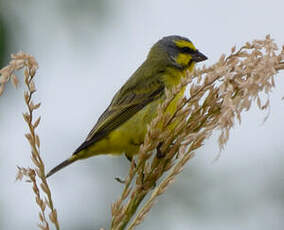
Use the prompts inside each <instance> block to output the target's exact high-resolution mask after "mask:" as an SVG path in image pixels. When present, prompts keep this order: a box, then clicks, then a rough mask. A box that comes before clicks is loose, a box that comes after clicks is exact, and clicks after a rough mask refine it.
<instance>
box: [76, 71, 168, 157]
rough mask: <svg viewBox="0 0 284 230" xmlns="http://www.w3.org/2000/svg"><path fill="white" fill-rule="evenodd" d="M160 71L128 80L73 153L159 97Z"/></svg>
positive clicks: (161, 88)
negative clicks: (145, 76)
mask: <svg viewBox="0 0 284 230" xmlns="http://www.w3.org/2000/svg"><path fill="white" fill-rule="evenodd" d="M160 77H161V73H158V74H155V76H152V78H151V77H150V78H146V79H141V80H140V79H135V78H132V79H131V78H130V79H129V81H128V82H127V83H126V84H125V85H124V86H123V87H122V88H121V89H120V90H119V91H118V92H117V94H116V95H115V96H114V98H113V100H112V102H111V104H110V105H109V106H108V108H107V109H106V110H105V111H104V113H103V114H102V115H101V116H100V118H99V119H98V121H97V123H96V125H95V126H94V128H93V129H92V130H91V132H90V133H89V135H88V136H87V138H86V140H85V142H83V143H82V144H81V145H80V146H79V148H77V149H76V151H75V152H74V154H76V153H79V152H80V151H81V150H83V149H85V148H87V147H88V146H90V145H92V144H94V143H95V142H97V141H99V140H101V139H103V138H104V137H106V136H107V135H108V134H109V133H110V132H111V131H112V130H114V129H116V128H117V127H119V126H120V125H122V124H123V123H124V122H126V121H127V120H128V119H129V118H131V117H132V116H133V115H134V114H136V113H137V112H138V111H140V110H141V109H143V108H144V107H145V106H146V105H147V104H149V103H150V102H152V101H154V100H155V99H157V98H160V97H161V96H162V95H163V93H164V88H165V86H164V83H163V82H162V81H161V78H160Z"/></svg>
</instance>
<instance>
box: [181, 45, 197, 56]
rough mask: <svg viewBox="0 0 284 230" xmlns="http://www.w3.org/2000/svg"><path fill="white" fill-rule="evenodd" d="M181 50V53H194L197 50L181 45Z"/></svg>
mask: <svg viewBox="0 0 284 230" xmlns="http://www.w3.org/2000/svg"><path fill="white" fill-rule="evenodd" d="M179 50H180V52H181V53H187V54H193V53H195V52H196V51H195V50H194V49H191V48H189V47H187V46H185V47H179Z"/></svg>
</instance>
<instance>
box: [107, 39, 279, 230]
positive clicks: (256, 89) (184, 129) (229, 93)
mask: <svg viewBox="0 0 284 230" xmlns="http://www.w3.org/2000/svg"><path fill="white" fill-rule="evenodd" d="M283 69H284V48H283V47H282V49H281V50H280V51H279V49H278V47H277V45H276V43H275V42H274V41H273V39H271V38H270V36H269V35H268V36H266V38H265V39H264V40H254V41H253V42H251V43H249V42H247V43H246V44H245V45H244V46H242V47H241V48H240V49H239V50H236V48H235V47H233V48H232V50H231V54H230V55H228V56H225V55H222V56H221V57H220V59H219V61H218V62H217V63H216V64H214V65H212V66H211V67H208V68H205V67H203V68H202V69H196V70H195V71H194V73H188V74H187V77H186V78H185V79H184V80H183V82H182V83H181V85H179V86H178V87H177V88H175V89H174V90H173V91H172V92H167V98H166V100H165V101H164V103H163V104H162V105H161V106H160V107H159V110H158V115H157V117H156V118H155V119H154V120H153V121H152V123H151V124H150V126H149V127H148V132H147V135H146V137H145V142H144V144H143V145H142V146H141V147H140V151H139V153H138V155H137V157H136V167H135V163H134V160H135V159H133V162H132V165H131V167H130V170H129V174H128V177H127V179H126V182H125V185H124V190H123V192H122V195H121V196H120V198H119V199H118V200H117V201H116V202H115V203H114V204H113V205H112V225H111V229H112V230H122V229H125V228H127V229H129V230H130V229H131V230H133V229H134V228H135V227H136V226H137V225H138V224H140V223H141V222H142V221H143V220H144V218H145V216H146V214H147V213H148V212H149V211H150V210H151V208H152V206H153V204H154V201H155V200H156V198H157V197H158V196H159V195H161V194H163V193H164V192H165V190H166V189H167V188H168V186H169V185H170V184H171V183H172V182H173V181H174V180H175V178H176V176H177V175H178V174H179V173H180V172H181V171H182V169H183V168H184V166H185V164H186V163H187V162H188V161H189V160H190V159H191V158H192V156H193V152H194V151H195V150H196V149H198V148H200V147H201V146H202V144H203V142H204V140H205V139H207V138H208V137H209V136H211V134H212V133H213V131H217V130H219V131H220V135H219V147H220V149H222V148H223V146H224V145H225V143H226V142H227V141H228V139H229V133H230V130H231V128H232V127H233V125H234V123H235V121H236V120H238V121H239V122H241V113H242V112H243V111H247V110H249V109H250V107H251V104H252V103H253V102H256V104H257V106H258V108H259V109H260V110H265V109H267V108H269V105H270V102H269V97H268V95H269V93H270V92H271V90H272V88H273V87H274V86H275V82H274V76H275V74H277V73H278V71H280V70H283ZM187 85H190V87H189V92H188V94H189V96H188V97H184V98H183V99H182V100H180V101H179V103H178V109H177V111H176V112H175V114H173V115H169V114H167V113H166V112H165V111H166V108H167V106H168V105H169V104H170V102H171V101H172V100H173V98H174V97H175V95H177V94H178V93H179V92H180V90H181V89H182V88H183V87H184V86H187ZM264 95H267V97H266V98H265V97H264ZM161 124H162V125H161ZM173 124H174V127H175V129H174V130H173V131H169V129H168V127H169V126H173ZM157 149H158V150H157ZM158 151H159V154H162V155H163V156H164V157H162V158H158V157H157V154H156V153H157V152H158ZM160 178H163V179H162V180H159V179H160ZM145 197H146V198H147V199H146V201H145V203H144V205H143V206H142V207H140V209H139V205H140V204H141V202H142V201H143V200H144V199H145ZM131 220H132V222H131V223H130V221H131Z"/></svg>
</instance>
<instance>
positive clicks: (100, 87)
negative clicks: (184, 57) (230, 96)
mask: <svg viewBox="0 0 284 230" xmlns="http://www.w3.org/2000/svg"><path fill="white" fill-rule="evenodd" d="M283 7H284V3H283V1H281V0H279V1H276V0H271V1H269V4H268V3H267V4H260V2H259V1H257V0H248V1H245V0H240V1H234V2H233V1H225V0H220V1H218V0H217V1H209V0H207V1H181V0H177V1H165V0H163V1H162V0H156V1H150V0H146V1H125V0H124V1H123V0H122V1H111V0H104V1H103V0H96V1H95V0H84V1H79V0H50V1H42V0H26V1H20V0H9V1H8V0H6V1H4V0H0V65H1V66H3V65H4V64H6V63H7V62H8V61H9V55H10V53H15V52H17V51H19V50H23V51H25V52H28V53H30V54H32V55H34V56H35V57H36V59H37V61H38V62H39V65H40V69H39V72H38V74H37V80H36V85H37V88H38V93H37V94H36V100H39V101H41V102H42V107H41V109H40V111H39V112H40V114H41V115H42V122H41V125H40V128H39V134H40V137H41V143H42V144H41V145H42V148H41V151H42V156H43V158H44V161H45V162H46V167H47V169H50V168H52V167H53V166H55V165H56V164H57V163H59V162H60V161H61V160H64V159H65V158H66V157H67V156H69V155H70V154H71V153H72V152H73V150H74V149H75V148H76V147H77V146H78V145H79V144H80V143H81V142H82V141H83V140H84V138H85V137H86V135H87V134H88V132H89V130H90V129H91V127H92V125H93V124H94V123H95V122H96V120H97V118H98V117H99V115H100V114H101V113H102V112H103V110H104V109H105V107H106V106H107V105H108V103H109V102H110V100H111V98H112V96H113V95H114V93H115V92H116V90H118V89H119V88H120V86H121V85H122V84H123V83H124V82H125V81H126V80H127V79H128V77H129V76H130V75H131V73H133V72H134V71H135V69H136V68H137V67H138V66H139V64H141V63H142V61H143V60H144V59H145V56H146V54H147V52H148V50H149V48H150V47H151V45H152V44H153V43H154V42H156V41H157V40H158V39H160V38H161V37H163V36H166V35H170V34H178V35H182V36H186V37H188V38H190V39H191V40H192V41H193V42H194V44H196V46H197V47H198V48H199V49H200V50H201V51H202V52H204V53H205V54H206V55H207V56H208V57H209V60H208V61H207V63H206V64H208V65H210V64H213V63H214V62H215V61H216V60H217V59H218V57H219V56H220V55H221V54H222V53H228V52H229V51H230V48H231V47H232V46H233V45H242V44H243V43H244V42H246V41H249V40H252V39H254V38H263V37H264V36H265V35H266V34H267V33H271V35H272V37H274V38H276V40H277V42H278V44H279V45H282V44H283V41H284V39H283V38H284V32H283V29H282V22H281V20H280V19H281V16H282V14H283V12H282V10H283ZM282 75H283V74H279V75H278V76H277V77H276V79H277V80H276V83H277V88H276V89H275V90H274V92H273V93H272V96H271V100H272V108H271V111H270V118H269V119H268V121H267V122H266V123H265V124H264V125H262V119H263V118H264V117H265V115H266V114H265V113H259V111H258V110H257V109H255V108H252V109H251V111H249V112H247V113H245V114H243V115H244V116H243V121H242V125H241V126H238V125H237V126H236V127H235V128H234V129H233V130H232V133H231V137H230V140H229V143H228V144H227V146H226V148H225V150H224V151H223V153H222V155H221V157H220V159H219V160H218V161H216V162H215V161H214V159H215V157H216V156H217V155H218V147H217V141H216V137H215V136H213V137H212V138H211V139H210V140H208V141H207V143H206V144H205V146H204V147H203V148H202V149H201V150H199V151H198V152H197V153H196V157H195V158H194V159H193V160H192V161H191V162H190V163H189V164H188V166H187V167H186V168H185V170H184V172H183V173H182V175H180V176H179V177H178V178H177V181H176V183H175V184H173V185H172V186H171V188H170V189H169V190H168V191H166V193H165V194H164V195H163V196H161V197H160V198H159V201H158V202H157V204H156V206H154V208H153V209H152V210H151V212H150V214H149V215H148V217H147V218H146V220H145V222H143V223H142V225H140V226H139V227H138V228H137V229H175V230H184V229H197V230H207V229H208V230H209V229H210V230H215V229H216V230H222V229H226V230H228V229H236V230H239V229H242V230H254V229H257V230H261V229H263V230H264V229H265V230H266V229H283V228H284V220H283V213H284V169H283V163H284V155H283V147H284V146H283V130H282V127H283V125H284V120H283V114H284V112H283V111H284V110H283V109H284V105H283V101H281V97H282V96H283V92H284V86H283V85H284V80H283V78H282V79H281V76H282ZM23 89H24V84H23V82H22V81H21V83H20V86H19V89H18V90H15V89H14V88H13V87H12V86H11V85H10V84H8V86H7V88H6V90H5V92H4V95H3V96H2V97H0V108H1V109H0V127H1V128H0V142H1V143H0V180H1V189H0V229H13V230H15V229H37V226H36V223H37V222H38V217H37V212H38V208H37V207H36V205H35V202H34V196H33V193H32V191H31V186H30V184H27V183H15V182H14V180H15V174H16V165H20V166H31V161H30V157H29V152H30V149H29V146H28V144H27V142H26V141H25V139H24V133H25V132H26V131H27V129H26V126H25V124H24V122H23V119H22V116H21V113H22V112H23V111H25V106H24V103H23ZM128 167H129V164H128V162H127V160H125V158H124V157H105V156H100V157H96V158H92V159H89V160H87V161H82V162H78V163H76V164H74V165H72V166H70V167H69V168H66V169H65V170H63V171H62V172H60V173H58V174H56V175H55V176H53V177H51V178H50V179H49V182H50V186H51V188H52V192H53V198H54V202H55V206H56V207H57V209H58V215H59V221H60V223H61V226H62V229H70V230H72V229H74V230H75V229H82V230H89V229H99V228H100V227H104V228H105V229H108V227H109V223H110V218H111V212H110V206H111V203H113V202H114V201H115V200H116V199H117V198H118V196H119V194H120V193H121V190H122V185H121V184H119V183H117V182H116V181H115V180H114V177H116V176H120V177H124V176H125V175H126V174H127V171H128Z"/></svg>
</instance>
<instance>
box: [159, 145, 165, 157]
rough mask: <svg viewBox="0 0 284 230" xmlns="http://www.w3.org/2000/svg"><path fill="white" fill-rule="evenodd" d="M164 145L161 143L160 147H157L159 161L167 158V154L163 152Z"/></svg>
mask: <svg viewBox="0 0 284 230" xmlns="http://www.w3.org/2000/svg"><path fill="white" fill-rule="evenodd" d="M162 145H163V142H160V143H159V144H158V146H157V158H158V159H161V158H163V157H164V156H165V154H164V153H162V151H161V147H162Z"/></svg>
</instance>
